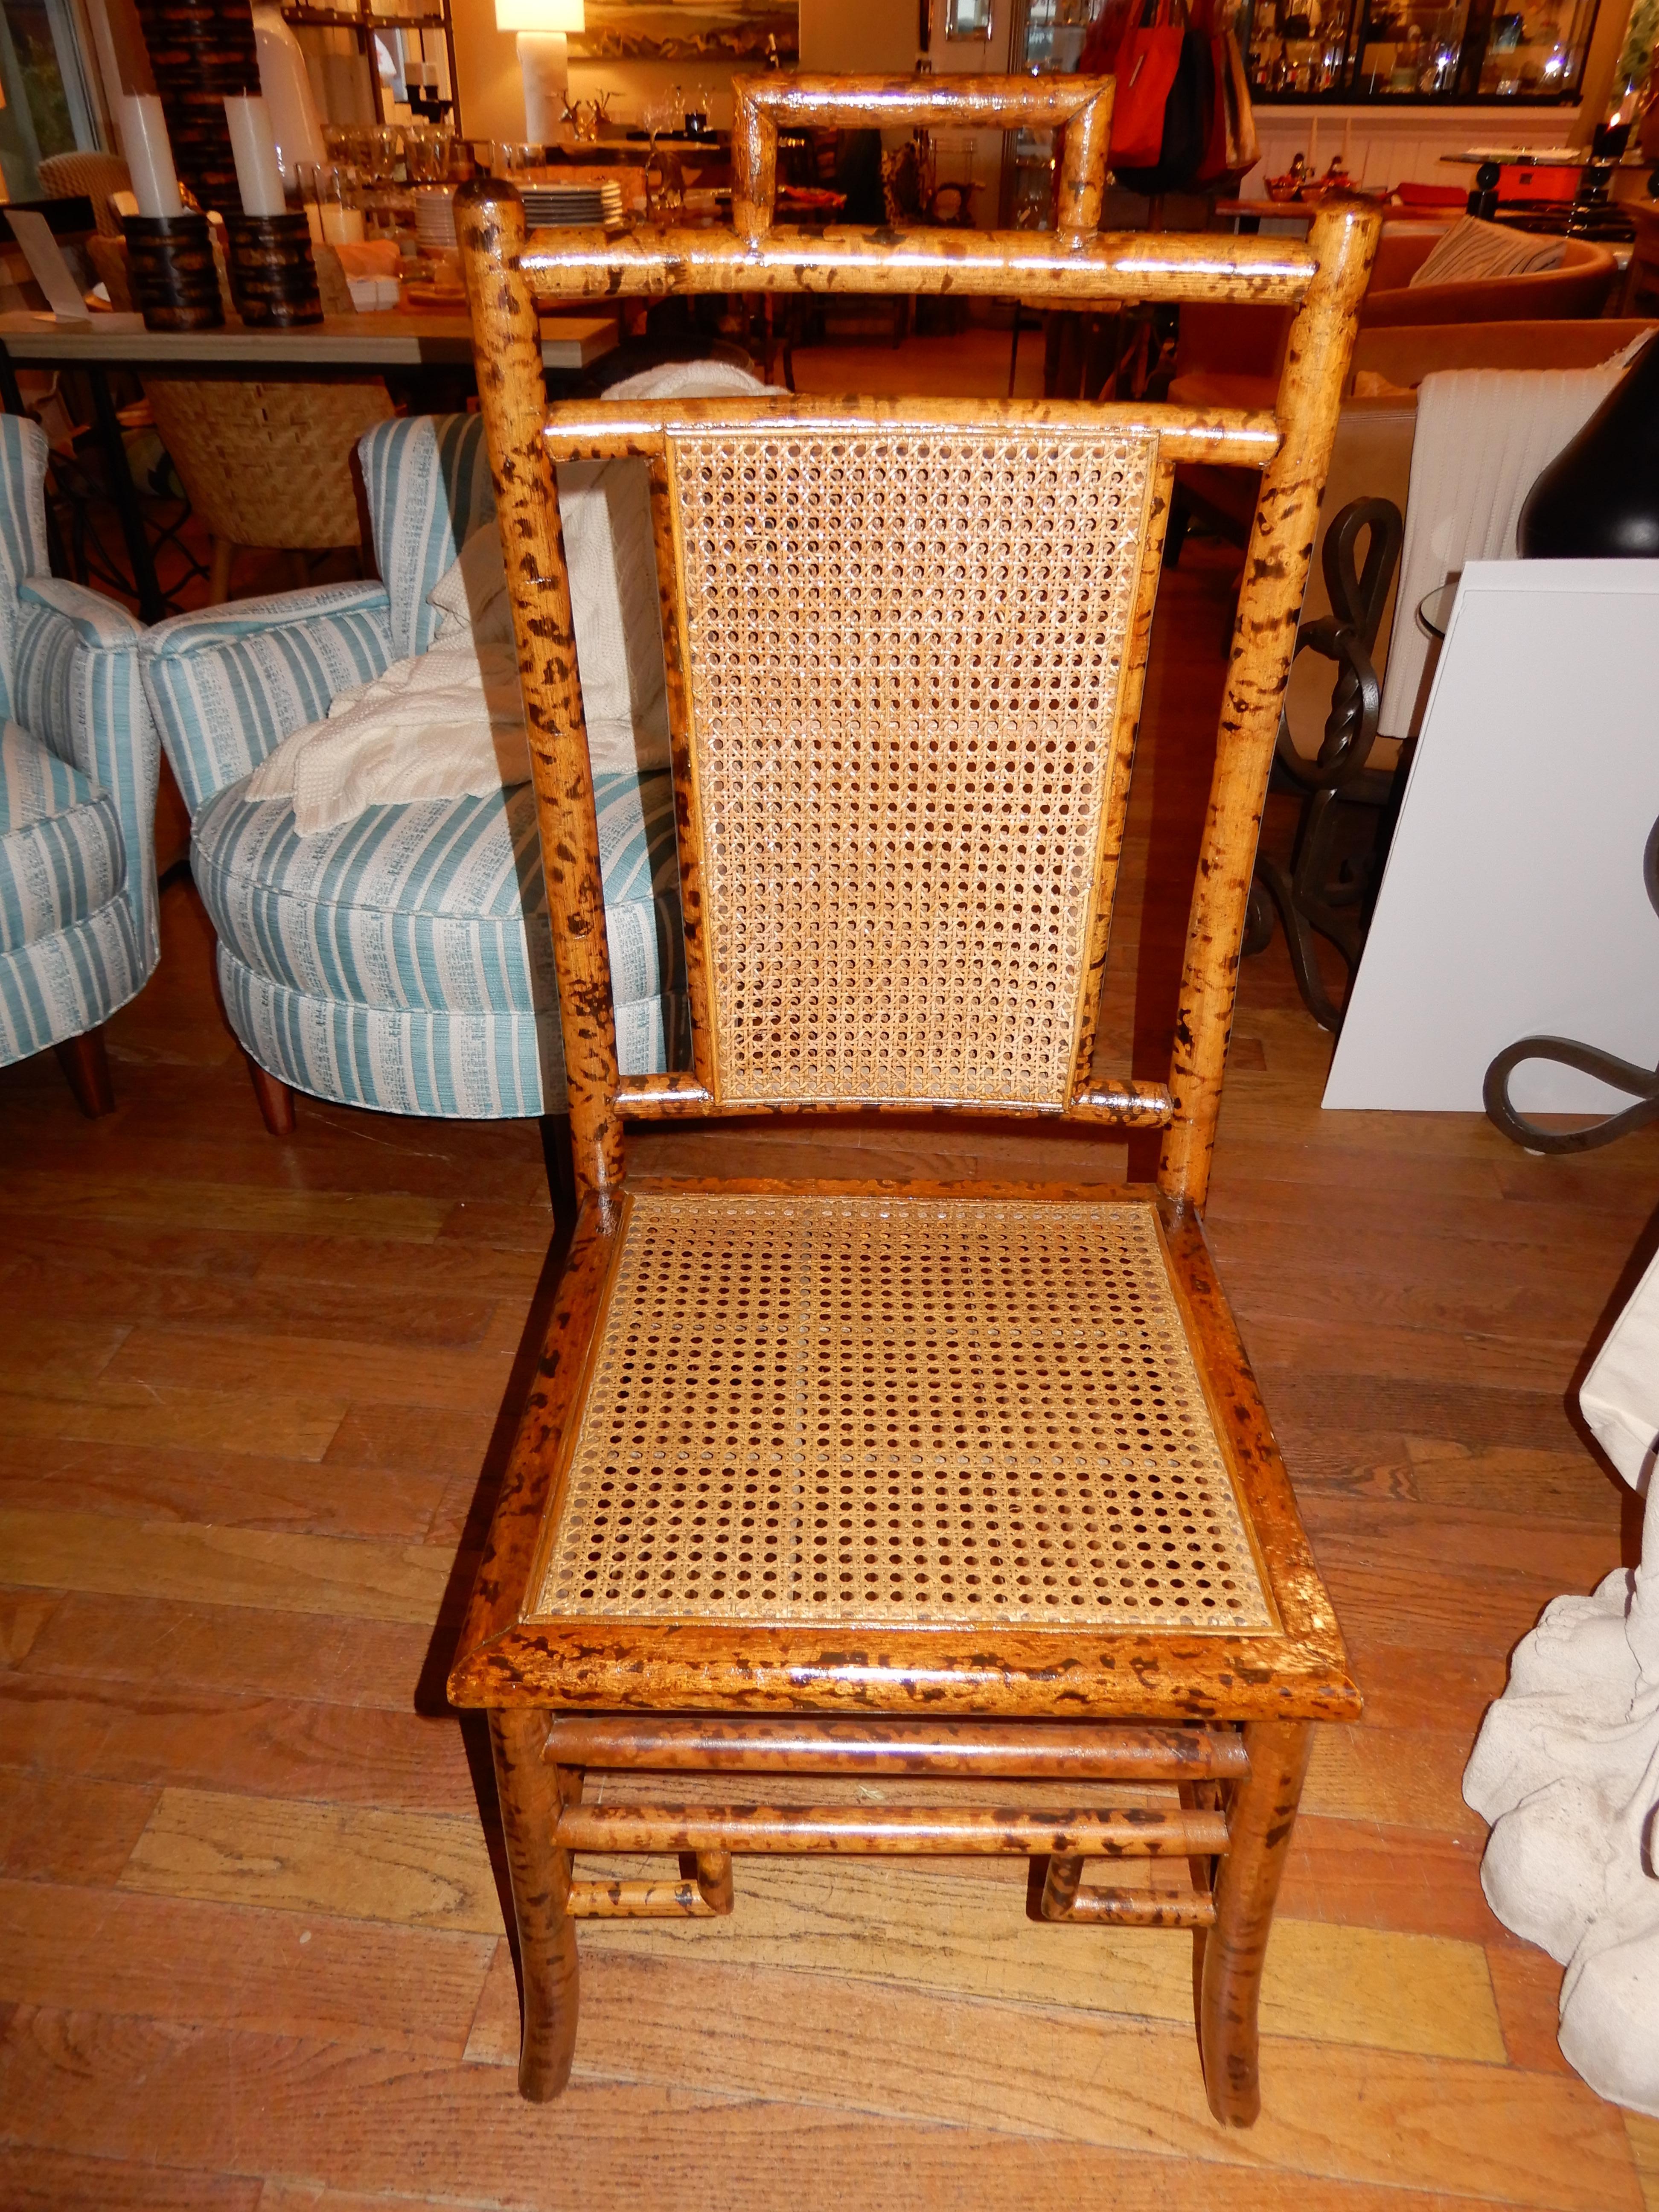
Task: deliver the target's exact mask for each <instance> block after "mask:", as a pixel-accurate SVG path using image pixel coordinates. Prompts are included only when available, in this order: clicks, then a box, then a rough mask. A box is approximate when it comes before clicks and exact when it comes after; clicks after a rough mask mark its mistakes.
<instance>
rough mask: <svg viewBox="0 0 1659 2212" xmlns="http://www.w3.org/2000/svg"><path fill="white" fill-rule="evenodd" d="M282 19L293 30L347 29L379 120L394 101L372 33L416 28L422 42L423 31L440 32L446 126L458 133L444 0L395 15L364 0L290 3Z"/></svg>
mask: <svg viewBox="0 0 1659 2212" xmlns="http://www.w3.org/2000/svg"><path fill="white" fill-rule="evenodd" d="M283 21H284V22H285V23H287V24H288V25H289V27H291V28H292V29H294V30H296V31H307V30H308V31H349V32H350V33H351V34H352V35H353V37H354V38H355V39H356V43H357V52H358V53H359V54H360V55H361V56H362V59H363V63H364V65H365V67H366V68H367V69H368V81H369V85H370V88H371V89H372V92H373V94H374V112H375V117H376V119H377V120H378V121H380V122H381V123H390V122H392V119H393V118H392V113H391V108H392V105H393V104H394V103H393V102H392V101H390V100H388V99H387V96H386V87H385V86H384V85H383V84H382V83H381V82H380V70H379V68H378V66H377V65H376V63H375V58H374V34H375V33H376V32H377V31H378V32H386V31H419V32H420V33H421V34H422V43H424V40H425V39H426V37H427V35H428V33H431V32H434V31H439V32H441V33H442V34H443V42H444V66H445V70H446V72H447V76H448V80H449V100H448V106H449V117H448V121H449V124H450V127H451V128H452V129H453V130H454V131H456V133H457V135H459V132H460V129H461V108H460V94H459V79H458V77H457V76H456V73H455V27H454V25H453V22H452V21H451V20H450V14H449V4H448V0H438V4H437V6H435V7H431V6H427V7H423V8H422V9H419V10H418V11H416V10H413V9H411V10H410V12H408V13H406V14H405V13H402V12H399V13H398V14H396V15H393V14H392V13H391V12H389V11H388V10H386V9H375V8H371V7H370V6H369V5H368V0H361V4H360V5H358V6H356V7H355V8H349V7H344V8H314V7H308V6H305V5H293V6H288V7H285V8H284V9H283Z"/></svg>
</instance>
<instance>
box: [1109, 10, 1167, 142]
mask: <svg viewBox="0 0 1659 2212" xmlns="http://www.w3.org/2000/svg"><path fill="white" fill-rule="evenodd" d="M1143 12H1144V13H1145V14H1146V15H1147V17H1148V20H1147V21H1140V20H1139V18H1140V16H1141V15H1142V13H1143ZM1185 35H1186V33H1185V31H1184V28H1183V27H1182V25H1181V24H1180V23H1172V22H1171V21H1170V0H1151V4H1150V6H1149V8H1148V9H1146V10H1145V11H1143V10H1140V9H1132V10H1131V12H1130V16H1129V21H1128V22H1127V25H1126V27H1125V29H1124V33H1123V37H1122V40H1121V42H1120V44H1119V46H1118V50H1117V52H1116V55H1115V58H1114V60H1113V64H1112V74H1113V76H1115V78H1116V79H1117V93H1116V96H1115V99H1114V100H1113V102H1112V147H1111V153H1110V155H1109V159H1110V161H1111V165H1112V167H1113V168H1115V169H1143V168H1149V167H1152V166H1153V165H1154V164H1155V163H1156V162H1157V161H1158V155H1159V154H1160V152H1161V151H1162V149H1163V145H1164V107H1165V106H1166V104H1167V103H1168V100H1169V97H1170V91H1171V89H1172V88H1173V87H1174V84H1175V81H1176V71H1177V70H1179V69H1180V67H1181V42H1182V38H1183V37H1184V36H1185Z"/></svg>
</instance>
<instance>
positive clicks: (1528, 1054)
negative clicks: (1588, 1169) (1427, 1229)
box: [1481, 822, 1659, 1152]
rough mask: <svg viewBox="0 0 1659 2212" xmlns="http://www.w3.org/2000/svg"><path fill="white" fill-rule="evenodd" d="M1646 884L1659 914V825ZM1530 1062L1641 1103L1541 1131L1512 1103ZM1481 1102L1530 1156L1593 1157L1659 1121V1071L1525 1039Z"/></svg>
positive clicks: (1545, 1039) (1586, 1048) (1647, 858)
mask: <svg viewBox="0 0 1659 2212" xmlns="http://www.w3.org/2000/svg"><path fill="white" fill-rule="evenodd" d="M1642 883H1643V887H1644V890H1646V892H1647V895H1648V904H1649V905H1650V907H1651V908H1653V910H1654V912H1655V913H1656V914H1659V822H1656V823H1654V825H1653V827H1652V829H1650V830H1649V832H1648V842H1647V844H1646V846H1645V847H1644V849H1643V853H1642ZM1524 1060H1554V1061H1555V1062H1556V1064H1557V1066H1560V1067H1576V1068H1577V1070H1578V1072H1579V1073H1580V1074H1582V1075H1593V1076H1595V1079H1596V1080H1597V1081H1598V1082H1601V1083H1607V1084H1610V1085H1612V1086H1613V1089H1614V1090H1615V1091H1629V1092H1630V1094H1631V1096H1632V1097H1633V1098H1634V1099H1635V1101H1636V1103H1635V1105H1633V1106H1626V1108H1625V1109H1624V1111H1623V1112H1622V1113H1620V1114H1610V1115H1608V1116H1607V1120H1606V1121H1595V1122H1592V1124H1591V1125H1590V1127H1589V1128H1588V1129H1566V1130H1562V1129H1541V1128H1540V1127H1538V1125H1537V1123H1536V1122H1534V1121H1528V1120H1527V1118H1526V1116H1525V1115H1522V1114H1518V1113H1517V1112H1516V1109H1515V1108H1514V1107H1513V1106H1512V1105H1511V1104H1510V1077H1511V1076H1512V1075H1513V1074H1514V1073H1515V1071H1516V1068H1517V1067H1519V1066H1521V1065H1522V1062H1523V1061H1524ZM1481 1097H1482V1098H1483V1099H1484V1100H1485V1102H1486V1117H1487V1119H1488V1120H1489V1121H1492V1122H1493V1123H1494V1124H1495V1125H1496V1126H1497V1127H1498V1128H1500V1129H1501V1130H1502V1131H1503V1132H1504V1135H1505V1136H1506V1137H1509V1138H1511V1139H1513V1140H1514V1142H1515V1143H1516V1144H1517V1145H1524V1146H1526V1148H1527V1150H1528V1152H1594V1151H1595V1150H1596V1148H1597V1147H1598V1146H1601V1145H1611V1144H1612V1143H1613V1142H1614V1141H1615V1139H1618V1138H1620V1137H1627V1136H1628V1135H1629V1134H1630V1133H1631V1131H1632V1129H1640V1128H1643V1127H1645V1126H1646V1124H1647V1123H1648V1122H1650V1121H1659V1068H1646V1067H1638V1066H1636V1065H1635V1063H1634V1062H1633V1061H1632V1060H1620V1059H1618V1058H1616V1057H1615V1056H1614V1054H1612V1053H1610V1052H1602V1051H1601V1049H1600V1048H1599V1047H1597V1046H1595V1045H1593V1044H1577V1043H1576V1042H1574V1041H1573V1040H1572V1038H1571V1037H1553V1036H1531V1037H1522V1038H1520V1039H1519V1040H1518V1041H1517V1042H1516V1043H1514V1044H1512V1045H1509V1046H1506V1047H1505V1048H1504V1050H1503V1051H1502V1052H1500V1053H1499V1054H1498V1057H1497V1059H1496V1060H1493V1062H1492V1066H1490V1067H1489V1068H1488V1069H1487V1070H1486V1082H1485V1084H1484V1085H1483V1086H1482V1089H1481Z"/></svg>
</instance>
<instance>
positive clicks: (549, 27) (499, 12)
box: [495, 0, 583, 31]
mask: <svg viewBox="0 0 1659 2212" xmlns="http://www.w3.org/2000/svg"><path fill="white" fill-rule="evenodd" d="M582 27H583V25H582V0H495V28H496V29H497V30H498V31H580V29H581V28H582Z"/></svg>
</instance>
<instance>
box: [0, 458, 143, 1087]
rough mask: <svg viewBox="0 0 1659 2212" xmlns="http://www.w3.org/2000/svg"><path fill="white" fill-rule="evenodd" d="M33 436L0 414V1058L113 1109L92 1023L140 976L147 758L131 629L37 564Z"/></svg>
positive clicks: (136, 627) (121, 1001)
mask: <svg viewBox="0 0 1659 2212" xmlns="http://www.w3.org/2000/svg"><path fill="white" fill-rule="evenodd" d="M46 451H47V449H46V436H45V434H44V433H43V432H42V431H41V429H40V426H39V425H38V424H37V423H34V422H29V421H27V420H26V419H25V418H24V417H23V416H17V415H5V416H0V1066H8V1065H9V1063H10V1062H12V1061H13V1060H27V1059H29V1058H31V1057H32V1056H33V1054H35V1053H38V1052H44V1051H45V1050H46V1048H47V1046H49V1045H51V1046H53V1047H55V1048H56V1049H57V1053H58V1060H59V1061H60V1062H61V1064H62V1066H63V1068H64V1073H65V1074H66V1075H67V1076H68V1078H69V1079H70V1085H71V1087H72V1088H73V1090H74V1092H75V1095H76V1098H77V1099H79V1101H80V1103H81V1105H82V1108H83V1109H84V1110H85V1111H86V1112H87V1113H88V1114H92V1115H97V1114H106V1113H107V1112H109V1110H110V1109H111V1108H112V1106H113V1104H114V1103H115V1102H114V1094H113V1092H112V1089H111V1085H110V1078H109V1063H108V1060H107V1059H106V1055H105V1051H104V1038H103V1028H102V1024H104V1022H105V1021H106V1019H107V1018H108V1017H109V1016H110V1015H111V1014H112V1013H113V1012H115V1009H116V1008H117V1007H118V1006H123V1005H125V1002H126V1001H127V1000H129V999H131V998H132V997H133V996H134V995H135V994H137V992H138V991H140V990H142V989H143V986H144V984H145V983H146V982H147V981H149V976H150V973H151V971H152V970H153V969H154V968H155V962H156V957H157V955H158V953H159V951H160V949H161V945H160V939H159V937H158V935H157V932H156V910H155V909H156V890H155V780H156V776H157V774H158V772H159V769H160V763H161V754H160V750H159V749H158V747H157V744H156V740H155V726H154V725H153V723H152V722H151V720H150V716H149V708H148V707H147V705H146V704H145V700H144V694H143V685H142V684H141V683H140V681H139V677H138V641H139V639H140V638H141V637H142V636H143V628H142V626H141V625H140V624H139V623H137V622H136V621H135V620H134V619H133V617H131V615H130V614H128V613H127V611H126V610H125V608H124V607H119V606H118V605H116V604H115V603H114V601H113V600H112V599H101V598H100V596H99V595H98V593H97V592H88V591H86V590H84V589H83V588H82V586H80V585H79V584H71V583H68V582H66V581H64V579H62V578H61V577H56V576H53V575H52V574H49V573H48V564H47V556H46Z"/></svg>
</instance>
